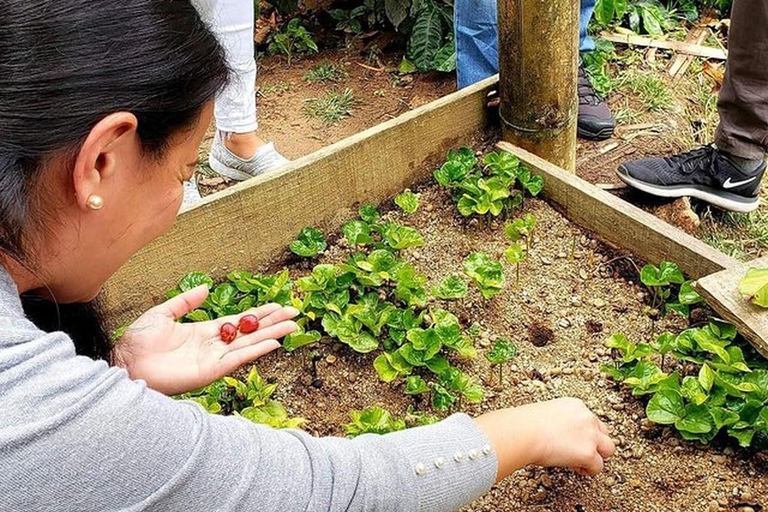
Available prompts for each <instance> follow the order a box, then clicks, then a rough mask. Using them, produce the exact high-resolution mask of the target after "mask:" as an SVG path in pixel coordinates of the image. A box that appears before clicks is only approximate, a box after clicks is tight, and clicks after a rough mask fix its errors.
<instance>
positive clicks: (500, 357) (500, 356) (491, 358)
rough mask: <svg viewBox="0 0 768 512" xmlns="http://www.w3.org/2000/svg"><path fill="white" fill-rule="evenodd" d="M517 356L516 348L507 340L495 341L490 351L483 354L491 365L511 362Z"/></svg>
mask: <svg viewBox="0 0 768 512" xmlns="http://www.w3.org/2000/svg"><path fill="white" fill-rule="evenodd" d="M516 354H517V347H516V346H515V345H514V343H512V342H511V341H508V340H497V341H496V342H494V344H493V346H492V347H491V349H490V350H489V351H488V352H486V353H485V358H486V359H487V360H488V362H490V363H491V364H493V365H497V364H504V363H507V362H509V361H511V360H512V359H513V358H514V357H515V355H516Z"/></svg>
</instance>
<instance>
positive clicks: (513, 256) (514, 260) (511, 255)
mask: <svg viewBox="0 0 768 512" xmlns="http://www.w3.org/2000/svg"><path fill="white" fill-rule="evenodd" d="M526 254H527V253H526V252H525V249H524V248H523V247H522V246H521V245H520V244H512V245H510V246H509V247H507V248H506V249H505V250H504V257H505V258H506V260H507V262H508V263H509V264H511V265H514V266H515V288H520V264H521V263H522V262H524V261H525V259H526Z"/></svg>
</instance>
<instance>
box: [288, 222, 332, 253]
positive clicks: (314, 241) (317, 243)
mask: <svg viewBox="0 0 768 512" xmlns="http://www.w3.org/2000/svg"><path fill="white" fill-rule="evenodd" d="M289 248H290V250H291V252H292V253H294V254H296V255H297V256H301V257H302V258H314V257H315V256H317V255H318V254H320V253H321V252H323V251H324V250H325V249H327V248H328V243H327V242H326V241H325V236H323V232H322V231H320V230H319V229H317V228H312V227H306V228H304V229H302V230H301V233H299V238H298V239H297V240H294V241H293V242H291V245H290V246H289Z"/></svg>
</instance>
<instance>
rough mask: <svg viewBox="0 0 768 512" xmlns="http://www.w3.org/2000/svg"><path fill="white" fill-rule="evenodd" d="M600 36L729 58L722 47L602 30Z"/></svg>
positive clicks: (721, 58) (695, 54) (711, 56)
mask: <svg viewBox="0 0 768 512" xmlns="http://www.w3.org/2000/svg"><path fill="white" fill-rule="evenodd" d="M600 37H601V38H603V39H605V40H606V41H611V42H612V43H622V44H626V45H634V46H644V47H648V48H661V49H664V50H674V51H676V52H678V53H685V54H687V55H693V56H695V57H704V58H707V59H718V60H725V59H727V58H728V52H726V51H725V50H721V49H720V48H711V47H709V46H700V45H697V44H692V43H686V42H684V41H666V40H663V39H652V38H650V37H643V36H638V35H634V34H626V35H625V34H611V33H607V32H602V33H601V34H600Z"/></svg>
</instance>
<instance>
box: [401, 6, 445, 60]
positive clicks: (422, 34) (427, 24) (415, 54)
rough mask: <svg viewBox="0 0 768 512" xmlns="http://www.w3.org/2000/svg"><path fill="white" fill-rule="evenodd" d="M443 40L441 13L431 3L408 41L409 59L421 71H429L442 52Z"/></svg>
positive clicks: (424, 9)
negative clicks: (440, 51) (438, 54)
mask: <svg viewBox="0 0 768 512" xmlns="http://www.w3.org/2000/svg"><path fill="white" fill-rule="evenodd" d="M442 40H443V30H442V21H441V20H440V12H439V10H438V9H437V7H435V6H434V5H433V4H432V3H431V2H429V3H427V4H425V7H424V8H423V9H422V10H421V12H420V13H419V16H418V18H417V19H416V23H415V24H414V25H413V29H412V30H411V37H410V40H409V41H408V59H409V60H411V61H413V63H414V64H415V65H416V67H417V68H418V69H419V70H420V71H428V70H429V69H430V68H431V66H432V63H433V62H434V60H435V56H436V55H437V52H438V51H439V50H440V47H441V45H442Z"/></svg>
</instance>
